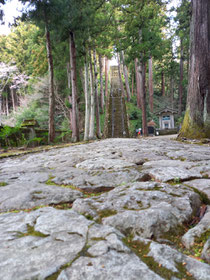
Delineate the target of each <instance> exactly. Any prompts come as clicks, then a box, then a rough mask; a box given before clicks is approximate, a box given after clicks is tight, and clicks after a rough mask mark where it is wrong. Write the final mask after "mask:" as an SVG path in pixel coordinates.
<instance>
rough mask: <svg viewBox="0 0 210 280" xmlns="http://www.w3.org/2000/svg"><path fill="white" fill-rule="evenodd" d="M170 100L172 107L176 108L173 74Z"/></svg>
mask: <svg viewBox="0 0 210 280" xmlns="http://www.w3.org/2000/svg"><path fill="white" fill-rule="evenodd" d="M170 102H171V108H172V109H173V108H174V77H173V76H172V75H171V77H170Z"/></svg>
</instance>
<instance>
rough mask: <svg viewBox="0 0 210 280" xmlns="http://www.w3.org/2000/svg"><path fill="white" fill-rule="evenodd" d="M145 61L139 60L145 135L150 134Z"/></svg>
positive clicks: (138, 67) (138, 68)
mask: <svg viewBox="0 0 210 280" xmlns="http://www.w3.org/2000/svg"><path fill="white" fill-rule="evenodd" d="M145 69H146V68H145V63H143V62H142V61H141V62H138V66H137V70H138V76H139V83H140V97H141V110H142V130H143V135H144V136H148V129H147V111H146V90H145V82H146V73H145Z"/></svg>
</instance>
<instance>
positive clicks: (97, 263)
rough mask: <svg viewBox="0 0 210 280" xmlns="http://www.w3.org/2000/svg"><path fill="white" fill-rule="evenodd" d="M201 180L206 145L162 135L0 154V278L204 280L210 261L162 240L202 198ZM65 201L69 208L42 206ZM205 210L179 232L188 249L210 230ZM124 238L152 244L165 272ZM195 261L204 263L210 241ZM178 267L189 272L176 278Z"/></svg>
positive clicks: (207, 159)
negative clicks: (1, 155) (191, 254)
mask: <svg viewBox="0 0 210 280" xmlns="http://www.w3.org/2000/svg"><path fill="white" fill-rule="evenodd" d="M208 176H210V149H209V147H208V146H207V145H206V146H205V145H204V146H198V145H190V144H186V143H180V142H177V141H172V140H170V139H169V138H168V137H157V138H156V137H152V138H147V139H106V140H102V141H95V142H92V143H89V144H83V145H74V146H69V147H65V148H61V149H52V150H50V151H44V152H40V153H36V154H27V155H24V156H18V157H15V158H5V159H0V213H1V215H0V275H1V279H2V280H14V279H17V280H26V279H27V280H29V279H31V280H32V279H39V280H40V279H48V277H51V279H59V280H64V279H65V280H68V279H71V280H73V279H74V280H81V279H84V280H86V279H88V280H98V279H99V280H112V279H113V280H118V279H119V280H121V279H122V280H135V279H138V280H139V279H143V280H144V279H145V280H150V279H151V280H153V279H170V280H177V279H185V278H186V279H187V280H189V279H196V280H209V279H210V265H209V264H207V263H202V262H200V261H198V260H196V259H194V258H192V257H189V256H187V255H185V254H183V253H181V252H179V251H178V250H177V249H178V248H176V247H175V246H174V243H173V242H171V241H170V240H168V239H167V238H166V236H167V234H170V233H171V232H173V231H174V230H176V229H177V228H179V227H181V228H182V227H183V224H185V225H186V224H187V223H190V221H191V220H192V218H193V216H194V215H195V214H196V215H198V214H199V210H200V207H201V205H202V204H203V201H202V197H201V196H200V195H199V194H198V193H197V192H195V190H194V189H197V190H198V191H199V192H201V193H204V194H206V195H207V196H209V181H210V179H209V177H208ZM88 193H89V194H88ZM87 196H88V197H87ZM65 203H66V204H68V205H70V204H72V208H71V209H69V210H58V209H55V208H53V207H49V206H56V205H64V204H65ZM39 206H42V208H40V209H38V210H35V209H34V211H33V210H30V211H29V210H28V209H33V208H35V207H36V208H37V207H39ZM14 210H15V211H14ZM21 210H25V211H21ZM11 211H14V212H15V213H11ZM16 212H17V213H16ZM209 213H210V212H209V206H208V209H207V211H206V213H205V215H204V217H203V218H202V220H201V221H200V222H199V223H198V224H197V225H195V226H194V227H193V228H191V229H190V230H189V231H188V232H187V233H186V234H185V235H184V236H183V237H182V242H183V244H184V245H185V246H186V247H187V248H191V247H192V246H194V243H195V242H194V241H195V238H196V237H198V236H201V235H202V233H205V232H208V230H209V221H210V218H209ZM131 237H132V238H133V240H137V241H138V240H139V241H140V242H143V243H144V244H150V246H149V252H148V257H149V258H151V259H152V260H153V261H154V262H155V263H156V264H157V265H160V266H162V267H165V268H167V269H168V270H169V271H170V273H171V274H170V275H171V276H170V277H169V276H167V277H165V276H163V275H162V274H161V270H160V271H159V270H155V269H154V267H153V266H150V265H149V264H148V263H146V262H145V261H144V258H142V257H141V255H139V254H138V253H137V251H135V250H133V249H134V248H132V246H129V243H128V242H127V241H126V240H128V238H131ZM180 242H181V239H180ZM201 257H202V258H203V259H204V260H205V261H206V262H209V239H208V240H207V241H206V243H205V245H204V247H203V250H202V254H201ZM183 263H185V265H184V266H185V270H186V272H187V273H188V274H186V275H185V274H182V276H178V275H181V274H179V273H181V272H180V271H179V270H180V266H179V265H178V264H180V265H181V264H183ZM173 273H177V274H173ZM189 275H192V276H189ZM187 277H188V278H187ZM190 277H191V278H190ZM49 279H50V278H49Z"/></svg>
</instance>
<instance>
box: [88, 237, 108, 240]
mask: <svg viewBox="0 0 210 280" xmlns="http://www.w3.org/2000/svg"><path fill="white" fill-rule="evenodd" d="M91 240H93V241H104V240H106V239H105V238H103V237H92V238H91Z"/></svg>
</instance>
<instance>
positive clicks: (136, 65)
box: [135, 58, 141, 108]
mask: <svg viewBox="0 0 210 280" xmlns="http://www.w3.org/2000/svg"><path fill="white" fill-rule="evenodd" d="M138 63H139V62H138V58H136V59H135V72H136V98H137V107H138V108H141V95H140V80H139V75H138Z"/></svg>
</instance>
